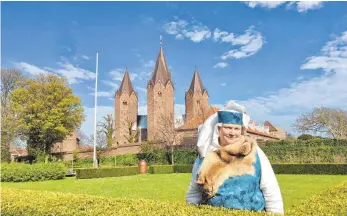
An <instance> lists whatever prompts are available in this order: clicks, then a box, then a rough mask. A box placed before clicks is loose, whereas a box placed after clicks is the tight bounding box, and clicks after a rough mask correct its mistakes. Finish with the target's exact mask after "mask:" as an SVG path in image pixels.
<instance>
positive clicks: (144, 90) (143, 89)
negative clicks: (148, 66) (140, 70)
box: [135, 87, 147, 93]
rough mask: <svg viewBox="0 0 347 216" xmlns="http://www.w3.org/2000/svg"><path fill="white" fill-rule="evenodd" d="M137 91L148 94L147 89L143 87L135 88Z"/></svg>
mask: <svg viewBox="0 0 347 216" xmlns="http://www.w3.org/2000/svg"><path fill="white" fill-rule="evenodd" d="M135 88H136V89H137V90H139V91H142V92H144V93H147V89H145V88H141V87H135Z"/></svg>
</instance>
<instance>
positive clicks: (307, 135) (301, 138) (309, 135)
mask: <svg viewBox="0 0 347 216" xmlns="http://www.w3.org/2000/svg"><path fill="white" fill-rule="evenodd" d="M298 139H300V140H310V139H313V136H312V135H311V134H301V135H300V136H298Z"/></svg>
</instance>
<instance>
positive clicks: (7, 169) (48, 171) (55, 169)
mask: <svg viewBox="0 0 347 216" xmlns="http://www.w3.org/2000/svg"><path fill="white" fill-rule="evenodd" d="M65 174H66V168H65V166H64V164H63V163H36V164H32V165H30V164H23V163H10V164H4V163H2V164H1V181H2V182H25V181H43V180H56V179H63V178H65Z"/></svg>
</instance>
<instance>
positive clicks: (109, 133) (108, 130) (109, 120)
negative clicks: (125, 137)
mask: <svg viewBox="0 0 347 216" xmlns="http://www.w3.org/2000/svg"><path fill="white" fill-rule="evenodd" d="M103 119H104V120H103V121H99V122H98V127H100V128H101V132H102V133H104V134H105V136H106V138H107V146H108V147H111V146H112V144H113V133H114V120H113V117H112V115H111V114H107V115H106V116H104V117H103Z"/></svg>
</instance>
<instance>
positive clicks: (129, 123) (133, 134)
mask: <svg viewBox="0 0 347 216" xmlns="http://www.w3.org/2000/svg"><path fill="white" fill-rule="evenodd" d="M136 122H137V119H136V118H129V117H127V118H125V119H124V121H123V122H122V124H123V127H122V126H121V127H120V128H117V129H118V130H122V128H125V129H126V132H125V133H123V137H124V138H125V139H126V140H127V141H128V142H129V143H135V142H136V141H137V140H138V136H139V134H140V131H139V130H138V128H137V129H135V130H133V128H134V126H135V124H136Z"/></svg>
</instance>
